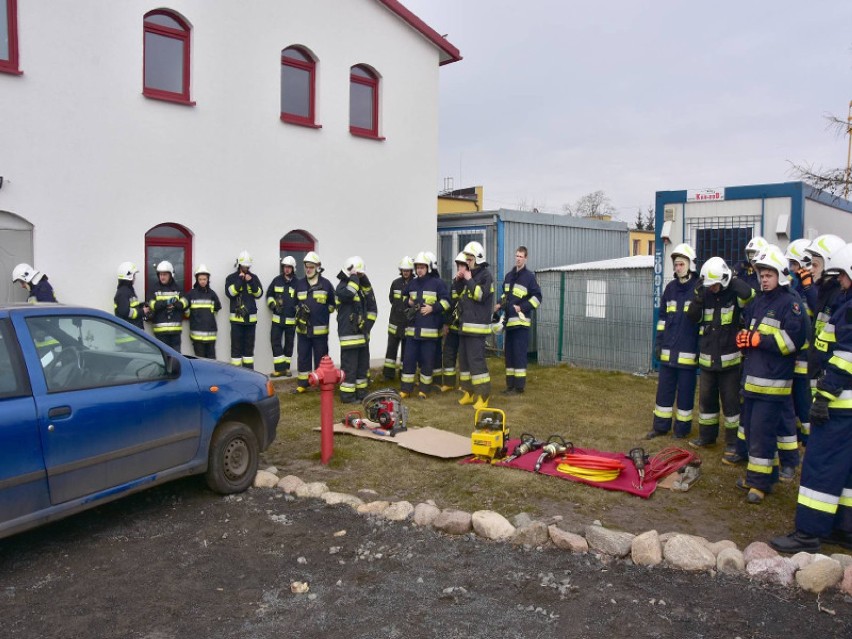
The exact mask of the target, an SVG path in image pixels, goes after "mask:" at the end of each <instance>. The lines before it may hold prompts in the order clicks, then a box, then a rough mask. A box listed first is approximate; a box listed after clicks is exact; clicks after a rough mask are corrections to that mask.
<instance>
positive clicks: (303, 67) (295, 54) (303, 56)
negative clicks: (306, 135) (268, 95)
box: [281, 47, 319, 128]
mask: <svg viewBox="0 0 852 639" xmlns="http://www.w3.org/2000/svg"><path fill="white" fill-rule="evenodd" d="M316 68H317V63H316V61H315V60H314V59H313V57H312V56H311V54H310V53H308V52H307V51H305V50H304V49H303V48H302V47H287V48H286V49H284V50H283V51H282V52H281V119H282V120H283V121H284V122H290V123H292V124H304V125H307V126H315V127H317V128H319V127H318V126H317V124H316V110H315V108H314V104H315V96H316V92H315V84H316Z"/></svg>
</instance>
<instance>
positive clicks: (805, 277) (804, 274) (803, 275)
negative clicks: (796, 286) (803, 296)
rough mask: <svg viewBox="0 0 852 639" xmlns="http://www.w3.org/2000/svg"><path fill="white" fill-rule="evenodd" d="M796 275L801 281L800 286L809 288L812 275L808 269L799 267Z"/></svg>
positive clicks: (811, 282)
mask: <svg viewBox="0 0 852 639" xmlns="http://www.w3.org/2000/svg"><path fill="white" fill-rule="evenodd" d="M796 275H798V276H799V281H800V282H801V283H802V288H810V287H811V284H813V283H814V275H813V273H811V271H810V270H809V269H806V268H800V269H799V270H798V272H797V273H796Z"/></svg>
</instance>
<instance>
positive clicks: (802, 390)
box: [782, 375, 814, 465]
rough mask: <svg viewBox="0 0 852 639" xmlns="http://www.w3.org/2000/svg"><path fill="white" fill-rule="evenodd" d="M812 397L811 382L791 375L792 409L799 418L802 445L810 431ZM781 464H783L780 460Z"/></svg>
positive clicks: (805, 378)
mask: <svg viewBox="0 0 852 639" xmlns="http://www.w3.org/2000/svg"><path fill="white" fill-rule="evenodd" d="M813 401H814V398H813V395H812V394H811V383H810V380H809V379H808V378H807V377H803V376H801V375H794V376H793V410H794V411H795V412H796V417H797V418H798V420H799V433H798V434H799V441H800V442H802V446H807V445H808V435H810V433H811V418H810V413H811V404H812V403H813ZM782 465H784V463H783V460H782Z"/></svg>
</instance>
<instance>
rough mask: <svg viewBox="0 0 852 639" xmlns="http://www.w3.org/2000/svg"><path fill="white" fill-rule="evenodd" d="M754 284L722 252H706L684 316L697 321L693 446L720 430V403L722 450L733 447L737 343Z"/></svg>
mask: <svg viewBox="0 0 852 639" xmlns="http://www.w3.org/2000/svg"><path fill="white" fill-rule="evenodd" d="M754 296H755V292H754V290H753V289H752V288H751V287H750V286H749V285H748V284H747V283H746V282H745V281H744V280H741V279H740V278H738V277H734V276H733V273H732V272H731V269H730V267H728V265H727V264H726V263H725V260H723V259H722V258H721V257H711V258H710V259H709V260H707V261H706V262H705V263H704V264H703V266H702V267H701V275H700V278H699V282H698V283H697V284H696V286H695V290H694V294H693V300H692V303H691V304H690V305H689V308H688V309H687V311H686V315H687V317H688V318H689V319H690V320H691V321H693V322H695V323H696V324H697V325H698V327H699V328H698V334H699V337H698V367H699V369H700V370H701V375H699V377H698V379H699V384H698V386H699V388H698V437H697V438H696V439H693V440H690V442H689V444H690V445H691V446H693V447H695V448H703V447H706V446H713V445H714V444H715V443H716V439H717V438H718V436H719V404H720V400H721V406H722V412H723V414H724V416H725V455H726V456H732V455H734V454H736V452H737V432H738V431H739V428H740V375H741V372H742V370H741V367H740V364H741V362H742V353H741V352H740V349H739V348H738V347H737V333H738V332H739V330H740V327H741V319H740V316H741V313H742V309H743V308H744V307H745V306H746V305H747V304H748V303H749V302H751V301H752V299H753V298H754Z"/></svg>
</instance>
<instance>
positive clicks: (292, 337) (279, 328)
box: [266, 255, 296, 377]
mask: <svg viewBox="0 0 852 639" xmlns="http://www.w3.org/2000/svg"><path fill="white" fill-rule="evenodd" d="M266 305H267V306H268V307H269V310H270V311H272V326H271V327H270V329H269V341H270V342H271V344H272V365H273V368H274V370H273V371H272V377H281V376H282V375H283V376H284V377H290V376H291V375H292V373H291V372H290V361H291V359H292V357H293V346H294V345H295V343H296V259H295V258H294V257H293V256H292V255H287V256H285V257H284V258H282V259H281V273H280V274H279V275H278V276H277V277H276V278H275V279H273V280H272V283H271V284H270V285H269V288H268V289H266ZM282 338H283V339H284V344H283V345H282V343H281V339H282Z"/></svg>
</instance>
